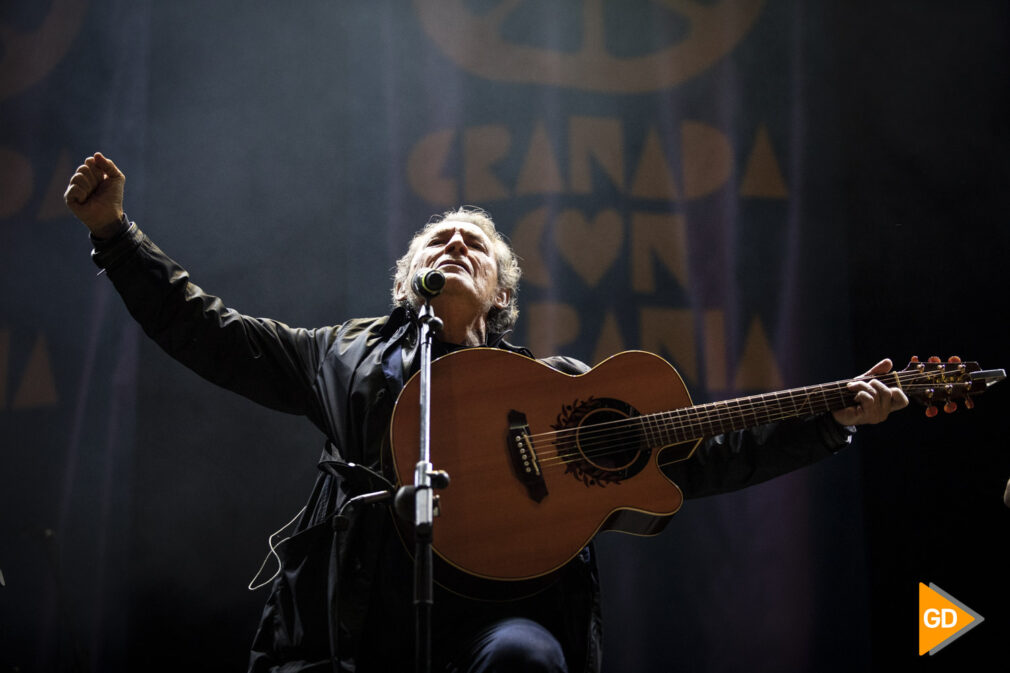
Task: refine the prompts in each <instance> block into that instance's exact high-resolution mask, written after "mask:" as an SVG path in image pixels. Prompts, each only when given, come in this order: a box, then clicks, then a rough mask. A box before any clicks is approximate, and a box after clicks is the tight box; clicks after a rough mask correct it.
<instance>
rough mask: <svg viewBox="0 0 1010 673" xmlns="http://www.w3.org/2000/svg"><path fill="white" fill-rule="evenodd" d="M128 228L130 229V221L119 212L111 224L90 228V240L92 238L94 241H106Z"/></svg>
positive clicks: (124, 214)
mask: <svg viewBox="0 0 1010 673" xmlns="http://www.w3.org/2000/svg"><path fill="white" fill-rule="evenodd" d="M129 227H130V221H129V220H128V219H127V217H126V213H124V212H123V211H122V210H120V211H119V212H118V215H117V216H116V219H115V220H112V221H111V222H108V223H106V224H101V225H96V226H94V227H90V229H91V238H93V239H94V240H96V241H107V240H109V239H111V238H115V237H116V236H118V235H119V234H121V233H123V232H124V231H126V230H127V229H128V228H129Z"/></svg>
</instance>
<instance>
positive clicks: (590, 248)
mask: <svg viewBox="0 0 1010 673" xmlns="http://www.w3.org/2000/svg"><path fill="white" fill-rule="evenodd" d="M623 238H624V223H623V222H622V221H621V216H620V215H619V214H618V213H617V211H616V210H613V209H608V210H604V211H603V212H601V213H599V214H598V215H597V216H596V217H594V218H593V221H592V222H591V223H590V222H589V221H588V220H586V218H585V216H584V215H583V214H582V213H581V212H579V211H577V210H566V211H564V212H563V213H561V215H560V216H559V217H558V219H557V222H556V224H555V227H554V242H555V243H557V245H558V249H559V250H560V252H561V256H562V257H564V258H565V261H567V262H568V263H569V264H571V265H572V268H573V269H575V272H576V273H578V274H579V276H580V277H581V278H582V280H584V281H585V282H586V285H588V286H589V287H595V286H596V284H597V283H599V282H600V279H601V278H603V274H605V273H606V272H607V271H608V270H609V269H610V267H611V266H613V265H614V262H615V261H617V256H618V255H619V254H620V253H621V241H622V239H623Z"/></svg>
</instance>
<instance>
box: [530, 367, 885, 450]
mask: <svg viewBox="0 0 1010 673" xmlns="http://www.w3.org/2000/svg"><path fill="white" fill-rule="evenodd" d="M884 376H887V377H888V378H894V374H887V375H884ZM881 378H882V377H880V376H875V377H867V378H864V379H844V380H842V381H834V382H831V383H824V384H820V385H817V386H807V387H800V388H790V389H788V390H783V391H778V392H774V393H762V394H757V395H749V396H745V397H739V398H735V399H732V400H723V401H718V402H706V403H703V404H699V405H694V406H689V407H681V408H679V409H671V410H668V411H662V412H657V413H655V414H648V416H652V417H658V416H662V415H667V414H683V413H691V412H692V410H696V411H695V413H698V414H699V415H700V414H701V413H703V412H702V411H700V410H701V409H704V408H710V409H716V408H717V407H718V406H719V405H723V406H724V407H727V409H728V405H729V404H730V403H733V404H735V405H736V407H737V408H738V409H759V408H762V407H764V406H766V405H767V404H768V401H769V400H776V401H778V400H782V399H789V400H793V399H796V398H797V397H811V396H812V395H816V394H820V395H821V396H822V397H823V393H824V391H828V392H830V393H831V394H833V395H837V394H838V393H839V392H843V391H846V390H848V388H847V386H848V384H849V383H851V382H853V381H870V380H873V379H876V380H881ZM899 383H900V382H899ZM903 387H904V386H903ZM566 406H568V405H566ZM731 413H732V412H731ZM633 418H643V417H642V416H635V417H633ZM626 421H627V418H620V419H615V420H613V421H603V422H600V423H596V424H594V425H593V426H592V427H596V428H601V427H604V426H607V425H616V424H620V423H623V422H626ZM578 430H579V428H562V429H560V430H555V431H549V432H541V433H534V434H531V435H529V437H531V438H535V437H540V436H544V435H550V436H554V435H562V434H564V433H565V432H577V431H578Z"/></svg>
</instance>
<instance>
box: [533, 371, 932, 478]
mask: <svg viewBox="0 0 1010 673" xmlns="http://www.w3.org/2000/svg"><path fill="white" fill-rule="evenodd" d="M922 387H924V388H926V387H928V386H922ZM783 412H784V413H782V414H781V415H779V416H772V417H770V418H769V420H768V421H767V422H769V423H773V422H775V421H778V420H783V419H787V418H794V417H795V414H794V413H792V412H788V411H785V410H783ZM637 418H638V417H632V419H637ZM542 434H549V433H542ZM643 434H644V433H643V432H642V431H640V430H637V429H636V430H633V431H632V432H631V433H625V436H626V438H628V439H632V440H635V441H638V440H639V439H640V438H641V436H642V435H643ZM716 434H719V433H716ZM710 436H713V435H712V434H711V433H704V434H700V435H694V436H691V437H688V438H686V439H680V440H676V441H671V442H665V443H660V445H659V446H649V447H648V448H649V450H658V449H663V448H665V447H668V446H672V445H675V444H683V443H687V442H691V441H698V440H701V439H704V438H706V437H710ZM615 441H616V440H613V439H611V440H610V441H603V442H597V443H596V444H595V445H593V444H588V446H589V447H593V446H595V447H596V449H595V450H588V448H587V442H581V441H580V442H579V443H578V447H579V448H578V449H575V448H574V447H573V450H572V451H571V454H562V453H561V451H560V450H559V451H557V452H555V453H553V454H551V453H550V452H545V453H547V454H548V457H546V458H543V459H540V460H539V463H540V468H541V471H545V472H546V471H548V470H549V471H554V469H556V468H560V467H565V468H567V467H568V465H569V464H570V463H572V462H573V459H578V458H587V459H597V458H601V457H606V456H608V455H613V454H617V453H623V452H627V451H630V450H632V448H633V447H632V448H629V447H628V446H627V445H624V446H615ZM534 451H537V447H536V445H535V444H534ZM635 451H636V454H637V453H638V452H639V451H641V449H636V450H635ZM679 460H680V459H678V460H672V461H667V462H663V463H657V465H659V466H660V467H662V466H665V465H672V464H674V463H676V462H679ZM631 462H633V461H628V463H626V464H630V463H631ZM620 467H621V466H617V467H613V468H604V469H612V470H614V469H619V468H620Z"/></svg>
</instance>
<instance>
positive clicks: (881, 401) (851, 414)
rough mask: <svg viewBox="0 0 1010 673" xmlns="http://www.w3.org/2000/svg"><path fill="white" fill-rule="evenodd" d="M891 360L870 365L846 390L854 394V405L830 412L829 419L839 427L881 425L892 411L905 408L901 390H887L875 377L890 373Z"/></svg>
mask: <svg viewBox="0 0 1010 673" xmlns="http://www.w3.org/2000/svg"><path fill="white" fill-rule="evenodd" d="M891 366H892V364H891V361H890V360H889V359H886V358H885V359H883V360H881V361H880V362H878V363H877V364H875V365H873V367H871V368H870V370H869V371H867V372H866V373H865V374H863V376H864V377H866V378H865V380H861V379H859V378H857V379H854V380H852V381H850V382H849V384H848V388H849V390H851V391H854V392H855V394H856V397H855V401H856V403H857V404H856V405H855V406H851V407H846V408H844V409H839V410H838V411H833V412H832V413H831V415H832V416H834V417H835V420H836V421H838V423H839V424H841V425H864V424H867V423H880V422H881V421H884V420H885V419H886V418H887V416H888V415H889V414H890V413H891V412H892V411H897V410H899V409H904V408H905V407H907V406H908V397H906V396H905V393H904V392H902V390H901V388H898V387H897V386H895V387H889V386H887V385H886V384H885V383H883V382H882V381H881V380H880V379H878V378H875V377H877V376H880V375H882V374H886V373H888V372H889V371H891Z"/></svg>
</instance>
